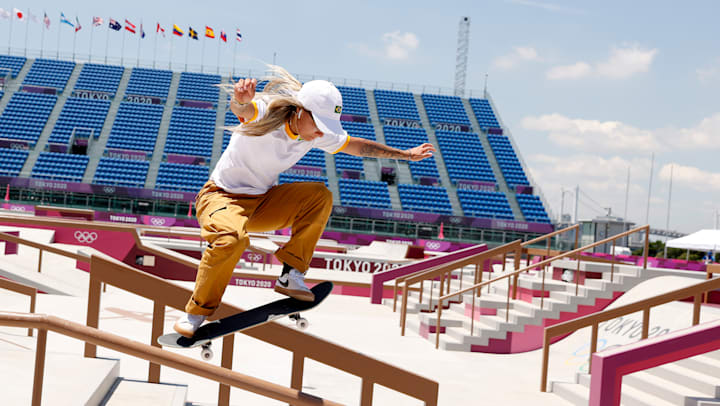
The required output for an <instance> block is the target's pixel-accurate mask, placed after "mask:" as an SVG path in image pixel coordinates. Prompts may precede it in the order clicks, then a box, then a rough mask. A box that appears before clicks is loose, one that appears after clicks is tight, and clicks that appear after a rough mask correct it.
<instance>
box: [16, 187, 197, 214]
mask: <svg viewBox="0 0 720 406" xmlns="http://www.w3.org/2000/svg"><path fill="white" fill-rule="evenodd" d="M5 201H6V202H9V201H10V184H9V183H8V185H7V188H5ZM190 208H191V209H192V202H190ZM188 217H190V215H188Z"/></svg>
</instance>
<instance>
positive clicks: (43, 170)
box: [30, 152, 89, 182]
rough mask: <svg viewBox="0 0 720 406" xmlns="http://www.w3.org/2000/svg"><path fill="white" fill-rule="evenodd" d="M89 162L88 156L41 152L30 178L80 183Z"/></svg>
mask: <svg viewBox="0 0 720 406" xmlns="http://www.w3.org/2000/svg"><path fill="white" fill-rule="evenodd" d="M88 160H89V159H88V157H87V156H86V155H70V154H59V153H56V152H41V153H40V155H39V156H38V159H37V161H36V162H35V166H34V167H33V169H32V173H31V175H30V176H31V177H33V178H42V179H53V180H60V181H63V182H80V181H82V178H83V175H84V174H85V169H86V168H87V165H88Z"/></svg>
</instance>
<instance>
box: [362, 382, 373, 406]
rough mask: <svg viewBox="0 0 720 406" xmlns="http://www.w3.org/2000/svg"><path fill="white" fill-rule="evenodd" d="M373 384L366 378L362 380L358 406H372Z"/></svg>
mask: <svg viewBox="0 0 720 406" xmlns="http://www.w3.org/2000/svg"><path fill="white" fill-rule="evenodd" d="M374 386H375V383H374V382H373V381H371V380H369V379H367V378H363V379H362V391H361V392H360V406H372V400H373V388H374Z"/></svg>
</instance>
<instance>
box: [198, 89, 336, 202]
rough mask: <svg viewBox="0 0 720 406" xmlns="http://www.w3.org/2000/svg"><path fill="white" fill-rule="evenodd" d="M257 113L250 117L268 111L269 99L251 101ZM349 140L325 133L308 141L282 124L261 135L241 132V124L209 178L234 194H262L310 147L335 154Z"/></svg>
mask: <svg viewBox="0 0 720 406" xmlns="http://www.w3.org/2000/svg"><path fill="white" fill-rule="evenodd" d="M252 104H253V106H254V107H255V115H254V116H253V117H252V119H250V120H248V123H249V122H253V121H256V120H260V119H262V118H263V117H264V116H265V113H266V111H267V105H268V104H267V102H266V101H265V100H262V99H258V100H254V101H253V102H252ZM349 141H350V136H349V135H348V134H347V132H346V133H344V134H324V135H323V136H322V137H318V138H316V139H314V140H312V141H305V140H303V139H302V138H301V137H299V136H298V135H297V134H294V133H293V132H292V131H290V127H289V126H288V125H287V123H286V124H285V125H283V126H282V127H280V128H278V129H276V130H274V131H271V132H269V133H267V134H265V135H263V136H260V137H251V136H247V135H243V134H242V127H241V128H240V130H239V131H236V132H234V133H233V134H232V136H231V137H230V143H229V144H228V146H227V149H225V152H223V154H222V156H220V160H219V161H218V163H217V165H216V166H215V170H213V172H212V174H211V175H210V180H212V181H213V182H215V184H216V185H218V186H219V187H221V188H223V189H224V190H225V191H227V192H230V193H235V194H248V195H261V194H264V193H265V192H267V191H268V189H270V188H271V187H273V186H275V185H277V183H278V176H279V175H280V173H281V172H284V171H286V170H288V169H290V168H291V167H292V166H293V165H295V164H296V163H297V162H298V161H299V160H300V159H301V158H302V157H303V156H304V155H305V154H306V153H307V152H308V151H310V149H312V148H319V149H321V150H323V151H325V152H329V153H331V154H336V153H338V152H340V151H342V150H343V149H344V148H345V147H346V146H347V144H348V142H349Z"/></svg>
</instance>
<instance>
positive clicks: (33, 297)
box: [28, 289, 37, 337]
mask: <svg viewBox="0 0 720 406" xmlns="http://www.w3.org/2000/svg"><path fill="white" fill-rule="evenodd" d="M36 301H37V289H35V292H33V294H32V295H31V296H30V313H35V302H36ZM32 336H33V329H32V327H31V328H28V337H32Z"/></svg>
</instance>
